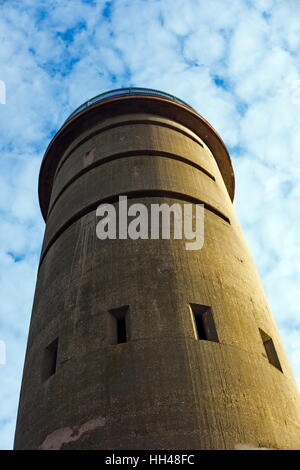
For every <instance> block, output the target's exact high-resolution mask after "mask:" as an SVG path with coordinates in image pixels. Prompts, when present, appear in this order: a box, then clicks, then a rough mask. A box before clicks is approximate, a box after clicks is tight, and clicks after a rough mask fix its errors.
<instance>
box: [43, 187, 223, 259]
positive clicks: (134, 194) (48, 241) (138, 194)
mask: <svg viewBox="0 0 300 470" xmlns="http://www.w3.org/2000/svg"><path fill="white" fill-rule="evenodd" d="M121 195H123V196H124V195H126V196H127V198H128V199H133V198H142V197H155V198H157V197H164V198H170V199H174V202H176V200H179V201H184V202H189V203H191V204H203V205H204V208H205V209H206V210H208V211H210V212H212V213H213V214H215V215H216V216H218V217H220V218H221V219H222V220H223V221H225V222H226V223H227V224H230V220H229V218H228V217H227V216H226V215H225V214H223V213H222V212H220V211H219V210H218V209H216V208H215V207H213V206H211V205H210V204H208V203H206V202H204V201H201V200H199V199H197V198H195V197H193V196H189V195H187V194H181V193H176V192H174V191H163V190H161V189H159V190H148V191H143V190H141V191H130V192H127V193H126V194H124V193H123V192H122V193H120V194H114V195H111V196H108V197H107V198H104V199H101V200H97V201H95V202H93V203H91V204H90V205H88V206H86V207H84V208H83V209H81V210H80V211H78V212H76V213H75V214H73V215H72V217H70V218H69V219H68V220H67V221H66V222H65V223H64V224H62V225H61V226H60V227H59V228H58V229H57V230H56V232H55V233H54V234H53V235H52V236H51V237H46V235H47V233H46V235H45V240H44V244H43V249H42V253H41V259H40V264H39V268H40V266H41V264H42V262H43V260H44V258H45V256H46V254H47V252H48V251H49V249H50V247H51V246H52V245H53V243H54V242H55V241H56V240H57V239H58V237H59V236H60V235H61V234H62V233H63V232H64V231H65V230H67V228H69V227H70V226H71V225H72V224H73V223H75V222H76V221H77V220H78V219H80V218H81V217H83V216H84V215H86V214H88V213H89V212H92V211H94V210H96V209H97V207H98V206H99V205H100V204H104V203H107V204H113V203H114V202H118V200H119V196H121Z"/></svg>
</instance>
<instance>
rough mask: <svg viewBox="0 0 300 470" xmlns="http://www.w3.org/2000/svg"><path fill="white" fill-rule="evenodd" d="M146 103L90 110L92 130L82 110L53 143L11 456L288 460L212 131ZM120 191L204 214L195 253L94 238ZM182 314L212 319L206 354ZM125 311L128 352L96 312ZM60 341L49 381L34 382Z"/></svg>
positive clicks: (259, 299) (286, 377) (280, 388)
mask: <svg viewBox="0 0 300 470" xmlns="http://www.w3.org/2000/svg"><path fill="white" fill-rule="evenodd" d="M131 99H132V98H131ZM119 100H120V101H122V100H123V101H126V100H128V98H119ZM156 102H157V114H155V113H154V112H153V111H154V109H153V107H155V106H154V105H153V107H152V108H151V112H150V110H149V112H148V114H147V113H145V112H144V111H145V109H144V107H143V106H141V105H140V108H141V109H140V112H137V110H136V109H135V113H134V114H132V112H131V111H132V109H129V110H128V111H126V112H125V111H122V112H120V113H119V112H118V111H120V109H121V108H120V107H118V103H117V100H116V101H115V105H114V106H115V107H114V108H113V109H112V111H111V115H110V116H104V117H103V115H102V114H101V104H100V105H99V112H98V115H94V117H93V119H92V118H90V117H89V116H90V115H89V111H87V112H86V113H83V115H82V116H80V117H79V118H78V119H77V124H76V123H75V124H74V126H75V127H74V129H73V130H72V129H71V130H70V126H71V127H72V125H73V124H72V123H71V124H68V125H67V126H66V128H65V130H64V129H63V131H62V133H63V132H65V138H66V140H67V141H68V142H67V143H66V144H65V145H64V146H63V145H62V144H57V146H56V147H55V140H54V143H53V146H54V149H55V152H56V157H55V158H56V161H57V163H56V165H55V166H56V168H54V169H53V174H55V177H54V180H53V186H52V184H51V191H50V194H51V193H52V194H51V198H49V200H48V201H42V205H43V204H44V207H47V211H48V217H47V226H46V232H45V239H44V244H43V249H42V255H41V265H40V269H39V274H38V280H37V286H36V293H35V300H34V306H33V312H32V319H31V326H30V334H29V339H28V348H27V354H26V361H25V368H24V376H23V383H22V391H21V398H20V407H19V416H18V424H17V430H16V440H15V448H16V449H155V448H156V449H178V448H180V449H234V448H242V447H243V446H245V445H246V446H253V447H263V448H272V449H273V448H274V449H298V448H300V427H299V422H300V415H299V413H300V407H299V394H298V392H297V389H296V386H295V382H294V379H293V377H292V375H291V371H290V368H289V364H288V361H287V359H286V356H285V353H284V351H283V349H282V346H281V342H280V338H279V335H278V331H277V328H276V326H275V324H274V321H273V319H272V314H271V312H270V310H269V307H268V304H267V301H266V299H265V295H264V292H263V289H262V287H261V283H260V280H259V277H258V275H257V272H256V269H255V266H254V264H253V261H252V259H251V256H250V254H249V252H248V248H247V246H246V243H245V241H244V239H243V235H242V232H241V229H240V227H239V224H238V222H237V220H236V217H235V214H234V211H233V208H232V203H231V199H230V197H229V194H228V192H227V189H226V187H227V188H228V187H229V186H230V182H229V183H228V181H230V174H226V175H225V180H226V185H225V184H224V174H223V176H222V175H221V173H220V168H225V167H226V165H225V163H224V165H225V166H222V165H223V164H222V162H221V163H220V159H222V158H223V157H222V155H221V153H218V155H216V159H214V157H213V155H212V153H211V151H210V149H209V148H208V146H207V145H206V143H209V142H211V139H213V132H214V131H213V130H211V131H210V132H211V135H209V136H208V135H207V133H205V132H204V133H203V132H202V130H201V129H202V127H201V126H202V124H201V118H200V116H199V117H198V118H197V119H198V120H199V123H200V124H201V125H200V124H199V133H198V135H197V133H195V127H193V129H191V126H188V125H187V126H184V125H183V123H182V121H183V118H182V112H183V111H182V109H180V106H178V105H177V104H175V103H172V107H174V108H175V111H177V113H178V115H179V114H180V116H181V118H180V119H179V118H178V119H175V118H174V115H175V114H176V113H175V111H172V112H173V115H172V116H171V114H166V115H165V116H164V115H162V114H163V112H164V113H166V111H165V109H163V106H162V105H160V104H159V103H160V100H156ZM133 107H134V106H133V105H132V106H131V108H133ZM128 108H130V106H128ZM122 109H123V108H122ZM162 110H163V111H162ZM185 112H187V111H185ZM170 117H172V119H170ZM89 119H90V121H89ZM83 120H84V124H82V122H83ZM188 123H189V120H188V119H187V124H188ZM206 132H207V131H206ZM70 136H71V137H70ZM61 139H62V138H61ZM211 147H213V144H211ZM50 152H51V149H50V150H49V149H48V154H49V153H50ZM53 152H54V151H53ZM57 152H58V154H57ZM48 157H49V155H48ZM53 161H54V160H53ZM53 164H54V163H53ZM222 171H223V172H224V171H225V170H224V169H223V170H222ZM228 171H229V170H228ZM43 178H44V179H45V181H44V183H45V184H46V182H47V179H46V177H43ZM41 181H42V182H43V179H42V180H41ZM49 181H50V179H49ZM230 187H231V188H232V187H233V184H232V185H231V186H230ZM119 194H128V195H130V197H131V199H130V200H128V203H130V204H131V203H133V202H139V203H141V202H142V203H144V204H145V205H147V207H150V205H151V204H152V203H163V202H165V203H167V204H172V203H179V204H181V205H183V204H184V203H185V202H186V201H188V200H193V201H194V202H197V201H202V202H204V203H205V204H206V208H205V242H204V246H203V248H202V249H201V250H198V251H187V250H186V249H185V240H130V239H128V240H118V239H117V240H105V241H100V240H99V239H97V237H96V223H97V219H96V215H95V207H96V206H97V203H100V202H101V201H103V200H113V198H116V197H117V196H118V195H119ZM191 198H192V199H191ZM48 206H49V209H48ZM115 206H117V204H116V203H115ZM191 303H194V304H200V305H206V306H210V307H211V308H212V312H213V317H214V322H215V326H216V330H217V334H218V339H219V342H212V341H205V340H198V339H196V338H195V332H194V326H193V321H192V316H191V311H190V307H189V304H191ZM123 305H128V306H129V311H128V316H127V329H128V341H127V342H126V343H124V344H112V337H111V325H110V319H111V315H110V313H109V311H110V310H111V309H114V308H118V307H120V306H123ZM259 328H260V329H262V330H263V331H264V332H266V333H267V335H269V336H270V337H271V338H272V340H273V342H274V345H275V349H276V351H277V354H278V357H279V360H280V364H281V367H282V371H280V370H279V369H277V368H276V367H274V366H273V365H271V364H270V363H269V361H268V359H267V356H266V352H265V349H264V346H263V343H262V339H261V335H260V333H259ZM57 337H58V338H59V346H58V357H57V368H56V371H55V374H53V375H51V376H50V377H49V378H48V379H47V380H46V381H44V382H43V381H42V379H41V371H42V367H43V355H44V351H45V348H46V347H47V346H48V345H49V344H50V343H51V342H52V341H53V340H54V339H55V338H57Z"/></svg>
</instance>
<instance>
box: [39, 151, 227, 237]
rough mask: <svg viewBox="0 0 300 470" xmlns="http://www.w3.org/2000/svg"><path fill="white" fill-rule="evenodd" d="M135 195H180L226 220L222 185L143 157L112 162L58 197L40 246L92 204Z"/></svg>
mask: <svg viewBox="0 0 300 470" xmlns="http://www.w3.org/2000/svg"><path fill="white" fill-rule="evenodd" d="M135 191H139V192H141V193H142V192H144V191H158V192H159V191H167V192H171V193H173V194H183V195H184V196H188V197H192V198H194V199H195V200H197V201H203V202H204V203H206V204H207V205H208V206H212V207H214V208H215V209H216V210H217V211H219V212H220V213H221V214H224V215H225V216H226V217H227V218H228V214H232V208H231V202H230V200H229V198H228V196H227V194H226V190H225V187H224V185H223V184H218V183H217V182H215V181H213V180H212V179H211V178H208V177H207V176H206V175H204V174H203V173H202V172H200V171H199V170H198V169H196V168H194V167H192V166H190V165H186V164H185V163H183V162H181V161H177V160H171V159H167V158H164V157H155V161H153V159H152V158H145V156H144V157H143V156H138V157H132V156H131V157H130V158H122V159H120V160H113V161H110V162H108V163H106V164H105V165H103V166H100V167H96V168H94V169H92V170H90V171H89V172H87V173H85V174H83V175H82V176H81V177H79V178H77V179H76V180H75V181H74V182H73V183H72V184H71V185H70V186H69V187H68V188H67V189H66V190H65V191H64V192H63V193H62V195H61V197H60V198H59V200H58V202H57V204H56V205H55V207H54V209H53V211H52V212H51V215H50V216H49V218H48V220H47V227H46V233H45V239H44V246H45V245H47V244H48V241H49V240H50V239H51V238H52V237H53V236H54V234H55V232H56V231H57V230H58V229H59V228H60V226H61V225H63V224H64V223H65V222H66V221H67V220H69V219H70V218H71V217H73V215H74V214H76V213H78V212H81V211H82V210H85V208H86V207H89V206H90V205H92V204H93V203H95V202H96V201H102V200H106V199H107V198H111V197H112V196H114V195H121V194H128V193H132V192H135Z"/></svg>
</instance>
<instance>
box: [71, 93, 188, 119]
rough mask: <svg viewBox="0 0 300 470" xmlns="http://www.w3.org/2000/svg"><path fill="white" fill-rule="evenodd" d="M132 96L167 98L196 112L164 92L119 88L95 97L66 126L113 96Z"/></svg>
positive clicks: (73, 113)
mask: <svg viewBox="0 0 300 470" xmlns="http://www.w3.org/2000/svg"><path fill="white" fill-rule="evenodd" d="M131 94H132V95H152V96H161V97H163V98H167V99H169V100H171V101H175V102H177V103H180V104H183V105H184V106H187V107H188V108H190V109H192V110H193V111H195V110H194V108H192V107H191V106H190V105H189V104H187V103H186V102H185V101H183V100H180V99H179V98H177V97H176V96H173V95H170V94H169V93H165V92H164V91H159V90H153V89H152V88H138V87H131V88H118V89H116V90H110V91H106V92H104V93H101V94H100V95H97V96H94V98H91V99H90V100H88V101H86V102H85V103H83V104H82V105H80V106H79V107H78V108H76V109H75V111H73V112H72V113H71V114H70V116H69V117H68V118H67V119H66V120H65V122H64V124H65V123H66V122H68V121H69V120H70V119H72V118H73V117H74V116H75V115H76V114H78V113H80V111H83V110H84V109H86V108H88V107H89V106H91V105H92V104H95V103H98V102H99V101H102V100H105V99H107V98H110V97H113V96H122V95H131Z"/></svg>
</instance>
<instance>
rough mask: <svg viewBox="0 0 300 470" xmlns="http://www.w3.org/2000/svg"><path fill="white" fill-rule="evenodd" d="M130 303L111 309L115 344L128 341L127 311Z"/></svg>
mask: <svg viewBox="0 0 300 470" xmlns="http://www.w3.org/2000/svg"><path fill="white" fill-rule="evenodd" d="M128 308H129V306H128V305H124V306H122V307H119V308H113V309H112V310H109V313H110V314H111V317H112V342H113V343H114V344H121V343H127V341H128V331H127V316H128V315H127V313H128Z"/></svg>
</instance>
